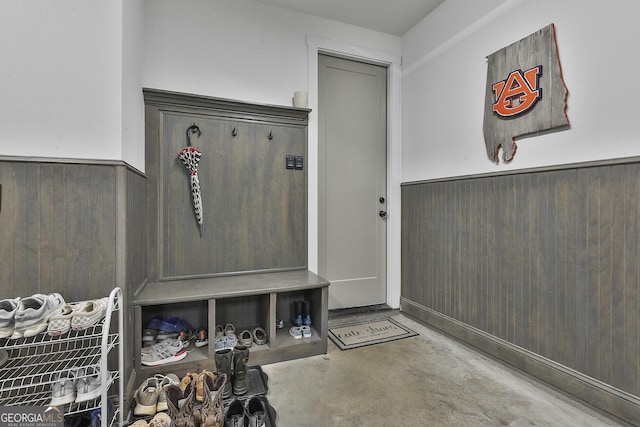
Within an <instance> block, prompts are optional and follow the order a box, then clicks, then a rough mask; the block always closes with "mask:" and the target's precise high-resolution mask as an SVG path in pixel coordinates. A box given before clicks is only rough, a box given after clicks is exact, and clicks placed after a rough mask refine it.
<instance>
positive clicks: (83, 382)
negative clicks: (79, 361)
mask: <svg viewBox="0 0 640 427" xmlns="http://www.w3.org/2000/svg"><path fill="white" fill-rule="evenodd" d="M86 374H87V376H86V377H82V378H78V381H77V382H76V403H81V402H88V401H89V400H93V399H97V398H98V397H100V395H101V394H102V376H101V375H100V367H99V366H97V365H96V366H88V367H87V368H86Z"/></svg>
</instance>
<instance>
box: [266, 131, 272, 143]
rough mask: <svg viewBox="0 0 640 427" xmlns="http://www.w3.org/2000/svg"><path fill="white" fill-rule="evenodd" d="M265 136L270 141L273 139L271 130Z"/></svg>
mask: <svg viewBox="0 0 640 427" xmlns="http://www.w3.org/2000/svg"><path fill="white" fill-rule="evenodd" d="M267 138H269V141H271V140H272V139H273V132H269V135H267Z"/></svg>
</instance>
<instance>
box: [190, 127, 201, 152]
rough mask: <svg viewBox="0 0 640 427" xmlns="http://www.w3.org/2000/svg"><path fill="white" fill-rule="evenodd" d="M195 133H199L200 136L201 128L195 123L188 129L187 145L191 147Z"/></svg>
mask: <svg viewBox="0 0 640 427" xmlns="http://www.w3.org/2000/svg"><path fill="white" fill-rule="evenodd" d="M195 134H197V135H198V138H200V135H201V132H200V128H199V127H198V126H196V124H195V123H194V124H192V125H191V126H189V128H188V129H187V146H189V147H191V137H192V136H193V135H195Z"/></svg>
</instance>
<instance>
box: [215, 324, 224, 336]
mask: <svg viewBox="0 0 640 427" xmlns="http://www.w3.org/2000/svg"><path fill="white" fill-rule="evenodd" d="M223 335H224V329H223V328H222V325H216V330H215V337H216V338H220V337H221V336H223Z"/></svg>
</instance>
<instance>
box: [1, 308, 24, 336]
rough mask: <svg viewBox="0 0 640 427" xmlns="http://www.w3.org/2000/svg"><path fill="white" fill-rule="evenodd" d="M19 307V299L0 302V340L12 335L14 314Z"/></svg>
mask: <svg viewBox="0 0 640 427" xmlns="http://www.w3.org/2000/svg"><path fill="white" fill-rule="evenodd" d="M19 305H20V298H15V299H3V300H0V338H7V337H10V336H11V335H13V326H14V323H15V314H16V311H18V306H19Z"/></svg>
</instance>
